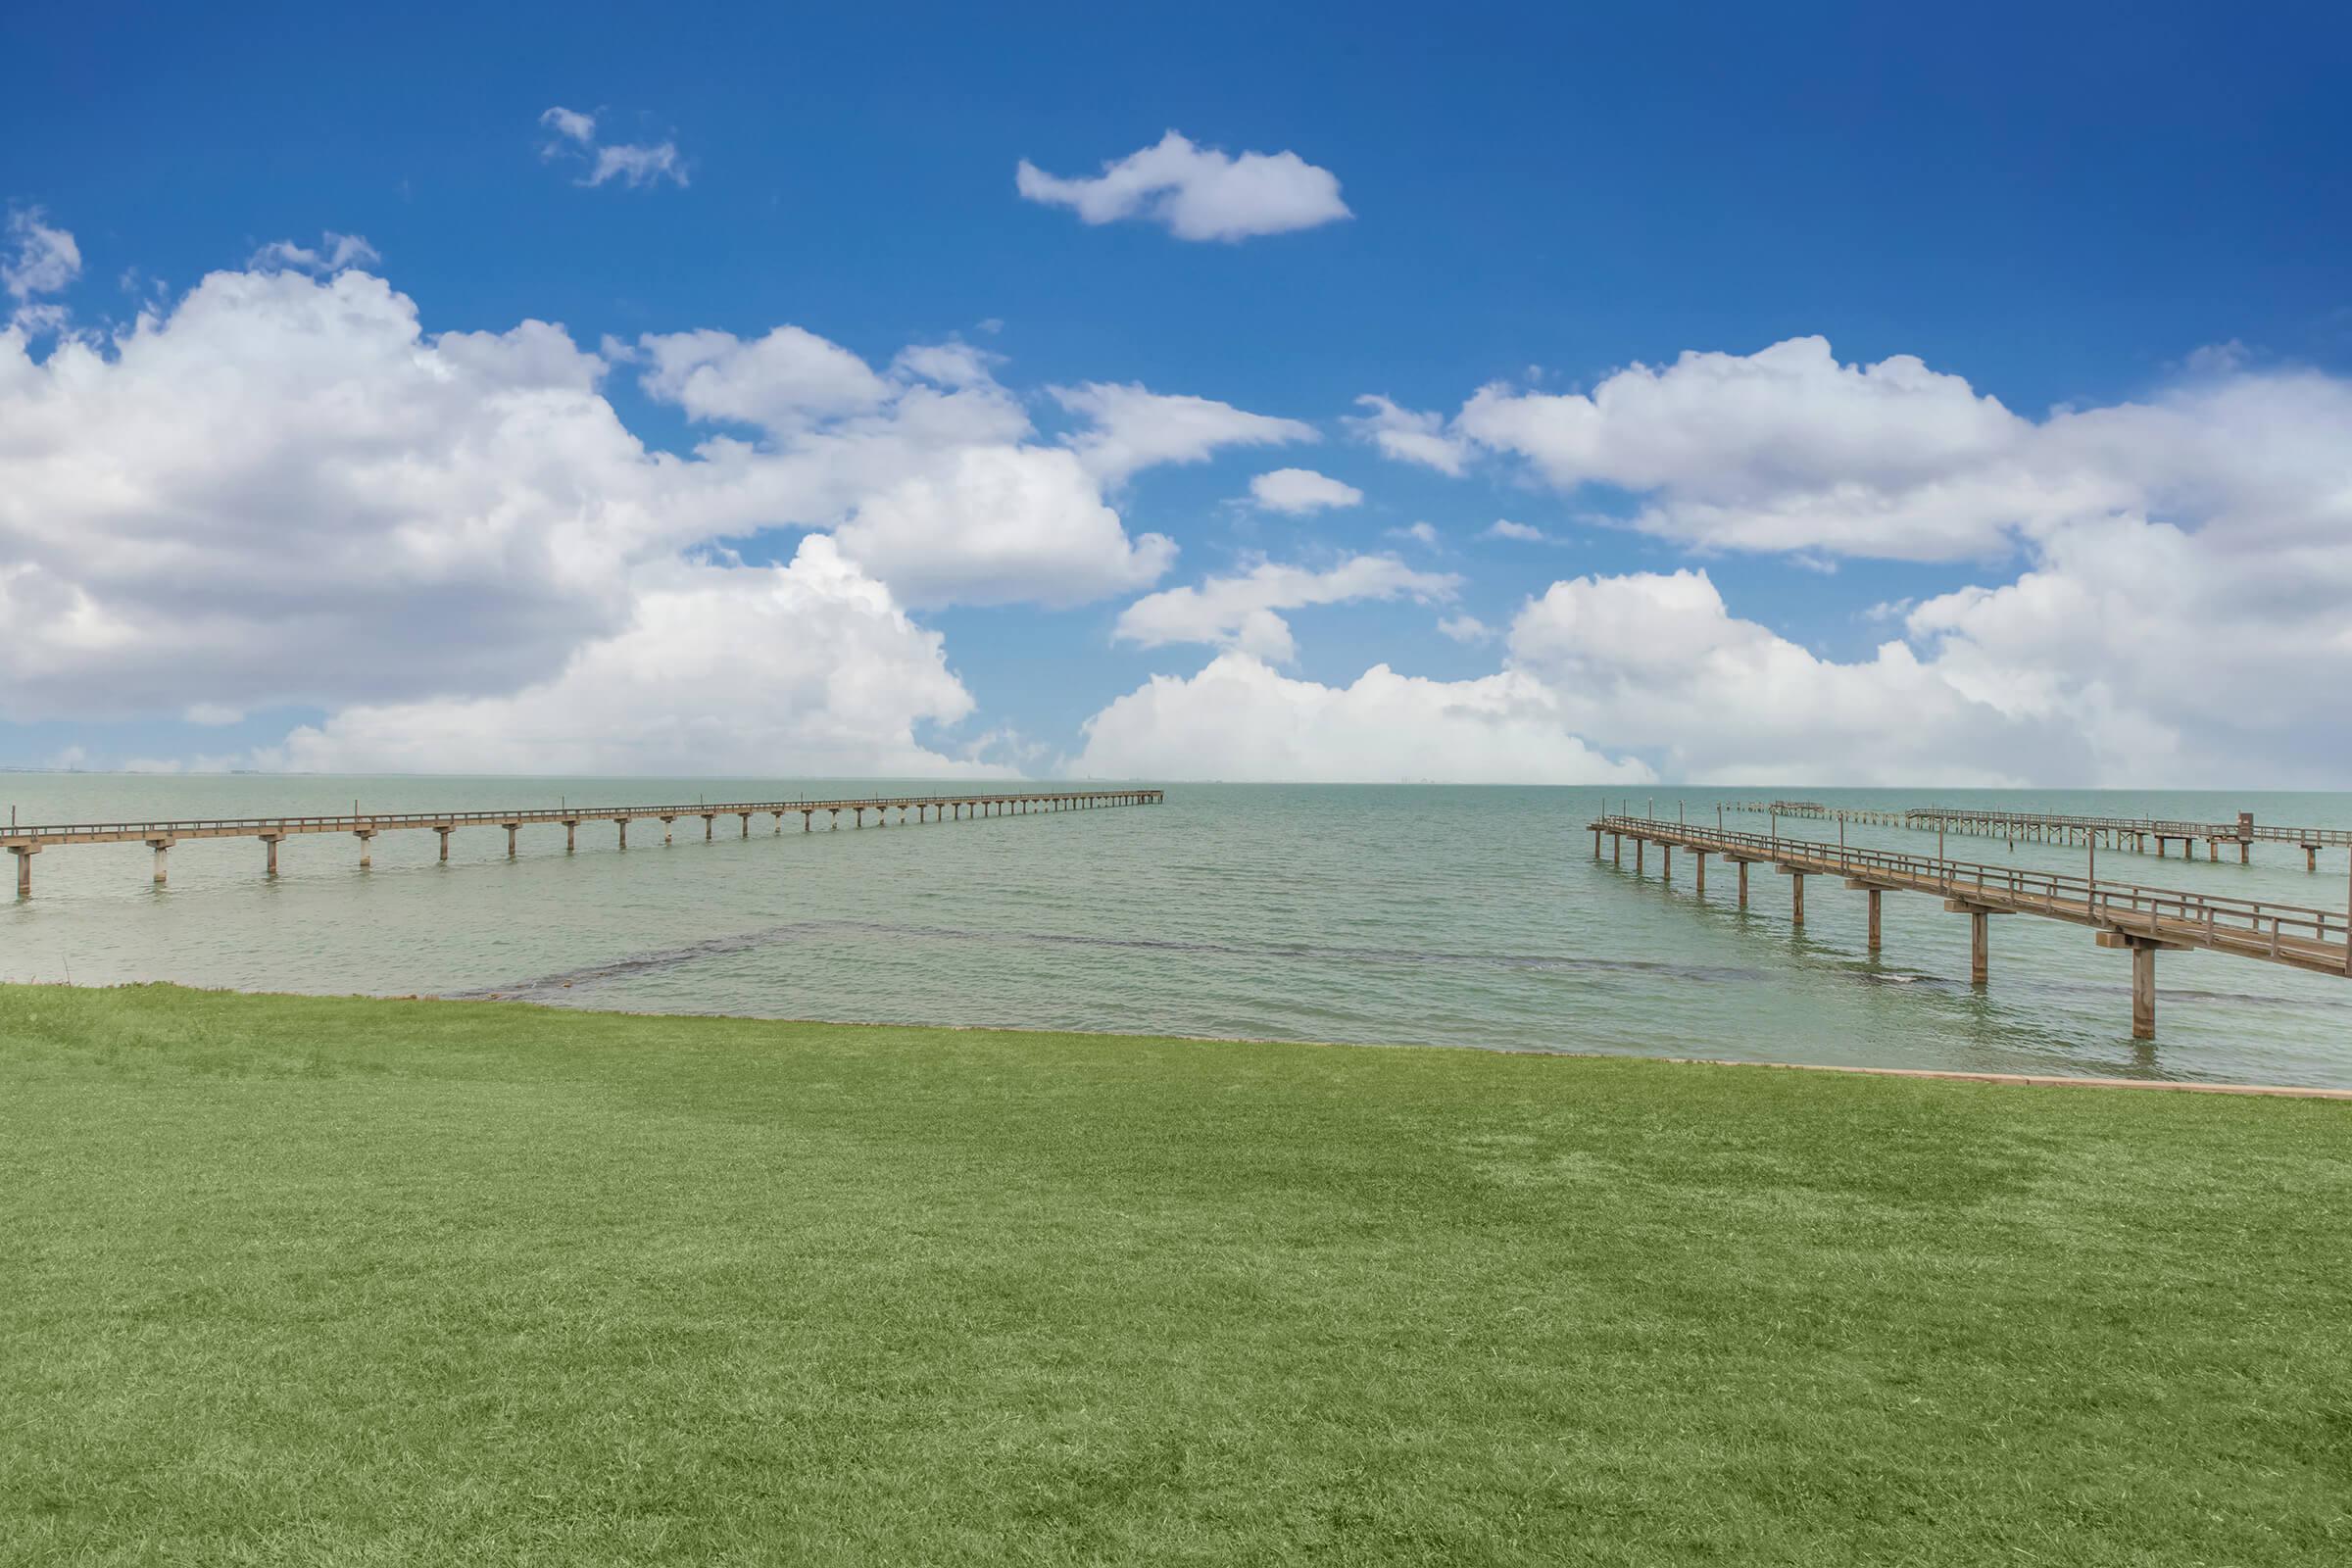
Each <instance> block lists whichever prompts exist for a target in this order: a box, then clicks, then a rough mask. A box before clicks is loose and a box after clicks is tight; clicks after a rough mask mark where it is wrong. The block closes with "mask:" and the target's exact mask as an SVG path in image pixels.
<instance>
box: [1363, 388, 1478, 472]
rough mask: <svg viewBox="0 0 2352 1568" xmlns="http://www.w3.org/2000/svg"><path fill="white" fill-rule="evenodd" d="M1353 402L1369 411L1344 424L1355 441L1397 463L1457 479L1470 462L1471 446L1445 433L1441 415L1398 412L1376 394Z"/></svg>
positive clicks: (1388, 401)
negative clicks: (1417, 466) (1374, 448)
mask: <svg viewBox="0 0 2352 1568" xmlns="http://www.w3.org/2000/svg"><path fill="white" fill-rule="evenodd" d="M1355 401H1356V404H1357V406H1358V407H1360V408H1366V409H1370V410H1371V411H1372V412H1371V413H1370V414H1366V415H1361V416H1357V417H1351V418H1349V419H1348V428H1349V429H1350V430H1353V431H1354V432H1355V434H1356V436H1357V437H1358V439H1360V440H1365V441H1369V442H1371V443H1372V444H1373V445H1374V446H1376V447H1378V448H1380V450H1381V451H1382V452H1384V453H1386V454H1387V455H1388V456H1390V457H1392V458H1396V459H1397V460H1398V461H1400V462H1403V463H1418V464H1420V465H1421V466H1423V467H1425V468H1435V469H1437V470H1438V471H1439V472H1440V473H1445V474H1451V475H1453V476H1454V477H1455V478H1459V477H1460V476H1461V473H1462V469H1463V468H1464V467H1465V466H1467V465H1468V463H1469V461H1470V455H1471V450H1472V449H1471V445H1470V442H1469V441H1468V440H1467V439H1466V438H1464V437H1462V436H1460V435H1455V434H1451V433H1448V432H1447V430H1446V417H1445V416H1444V415H1442V414H1422V413H1417V412H1416V411H1414V410H1412V409H1406V408H1399V407H1398V406H1397V404H1395V403H1393V402H1391V401H1390V400H1389V399H1387V398H1384V397H1381V396H1379V395H1378V394H1376V393H1369V392H1368V393H1366V394H1364V396H1362V397H1360V398H1357V399H1356V400H1355Z"/></svg>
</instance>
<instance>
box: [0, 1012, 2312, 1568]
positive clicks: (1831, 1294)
mask: <svg viewBox="0 0 2352 1568" xmlns="http://www.w3.org/2000/svg"><path fill="white" fill-rule="evenodd" d="M1570 1027H1571V1026H1569V1025H1564V1026H1563V1041H1562V1043H1563V1045H1572V1044H1573V1036H1572V1034H1569V1033H1568V1032H1567V1030H1568V1029H1569V1028H1570ZM1296 1559H1313V1560H1323V1561H1332V1562H1431V1563H1437V1562H1445V1563H1475V1562H1527V1563H1540V1562H1542V1563H1548V1562H1558V1561H1564V1560H1574V1561H1580V1562H1588V1563H1653V1562H1691V1561H1720V1562H1725V1563H1740V1564H1749V1563H1804V1564H1820V1563H1834V1562H1870V1563H1969V1564H1982V1563H1992V1562H1999V1563H2050V1564H2068V1565H2074V1564H2093V1563H2135V1564H2152V1563H2217V1564H2218V1563H2271V1562H2328V1563H2343V1562H2347V1561H2352V1103H2340V1102H2339V1103H2327V1102H2311V1101H2283V1100H2255V1099H2243V1098H2235V1097H2222V1096H2207V1095H2187V1094H2156V1093H2139V1092H2130V1091H2113V1090H2094V1089H2035V1088H2019V1087H1995V1086H1987V1085H1978V1084H1966V1083H1944V1082H1928V1081H1918V1080H1898V1079H1887V1078H1869V1077H1850V1076H1842V1075H1833V1074H1827V1073H1801V1072H1786V1071H1775V1070H1770V1069H1761V1068H1726V1067H1706V1066H1685V1065H1675V1064H1671V1063H1664V1062H1649V1061H1634V1060H1592V1059H1575V1058H1567V1057H1534V1056H1508V1055H1499V1054H1485V1053H1479V1052H1471V1051H1431V1050H1373V1049H1361V1048H1331V1047H1314V1046H1297V1045H1227V1044H1206V1043H1190V1042H1179V1041H1168V1040H1150V1039H1111V1038H1099V1037H1084V1036H1067V1035H1042V1034H995V1033H969V1032H954V1031H926V1030H915V1029H888V1028H858V1027H839V1026H826V1025H800V1024H773V1023H761V1022H756V1021H748V1020H727V1019H695V1018H645V1017H625V1016H612V1015H600V1014H588V1013H579V1012H566V1011H556V1010H540V1009H534V1008H530V1007H525V1006H519V1005H501V1004H454V1003H423V1002H368V1001H340V1000H304V999H293V998H273V997H237V996H224V995H215V994H204V993H195V992H189V991H182V990H175V989H171V988H164V987H153V988H139V989H131V990H122V991H89V990H79V991H75V990H65V989H51V988H42V989H25V988H15V989H0V1561H5V1562H9V1563H20V1562H36V1563H50V1562H58V1563H81V1562H124V1563H130V1562H141V1563H144V1562H187V1563H196V1562H202V1563H239V1562H252V1563H273V1564H274V1563H311V1562H333V1563H384V1564H395V1563H397V1564H443V1563H477V1562H480V1563H494V1562H495V1563H505V1562H539V1563H548V1564H559V1563H561V1564H571V1563H604V1562H634V1563H655V1562H689V1563H705V1562H709V1563H746V1564H748V1563H776V1562H868V1563H913V1562H969V1563H995V1562H1007V1561H1021V1562H1048V1563H1052V1562H1071V1563H1076V1562H1179V1563H1181V1562H1201V1563H1252V1564H1257V1563H1271V1562H1278V1561H1285V1560H1296Z"/></svg>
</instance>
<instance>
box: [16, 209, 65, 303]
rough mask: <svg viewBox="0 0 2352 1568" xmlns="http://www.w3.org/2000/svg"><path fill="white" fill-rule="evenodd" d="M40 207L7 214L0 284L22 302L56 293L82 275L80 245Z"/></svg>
mask: <svg viewBox="0 0 2352 1568" xmlns="http://www.w3.org/2000/svg"><path fill="white" fill-rule="evenodd" d="M46 216H47V215H46V214H44V213H43V212H42V211H41V209H40V208H38V207H28V208H24V209H22V210H20V211H17V212H13V213H10V214H9V215H8V255H7V259H6V260H0V286H5V287H6V288H7V290H8V292H9V293H10V294H11V295H13V296H15V297H16V299H17V300H18V301H19V302H23V301H25V300H29V299H33V298H35V297H37V296H39V295H42V294H55V293H57V292H59V291H60V290H62V289H64V288H66V287H67V286H68V285H69V284H71V283H72V282H73V280H74V279H75V278H77V277H79V276H80V275H81V247H80V246H79V245H76V244H75V243H74V242H73V235H72V234H71V233H70V232H68V231H67V230H65V229H62V228H58V227H55V226H53V225H52V224H50V223H49V222H47V221H45V220H46Z"/></svg>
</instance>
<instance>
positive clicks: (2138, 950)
mask: <svg viewBox="0 0 2352 1568" xmlns="http://www.w3.org/2000/svg"><path fill="white" fill-rule="evenodd" d="M2131 1038H2132V1039H2134V1040H2153V1039H2155V1038H2156V945H2155V944H2154V943H2152V942H2145V943H2133V944H2132V947H2131Z"/></svg>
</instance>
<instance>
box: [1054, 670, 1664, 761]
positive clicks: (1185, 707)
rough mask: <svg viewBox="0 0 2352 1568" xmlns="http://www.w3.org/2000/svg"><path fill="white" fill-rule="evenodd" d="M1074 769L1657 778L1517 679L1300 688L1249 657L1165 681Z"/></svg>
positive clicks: (1123, 706)
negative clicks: (1583, 733)
mask: <svg viewBox="0 0 2352 1568" xmlns="http://www.w3.org/2000/svg"><path fill="white" fill-rule="evenodd" d="M1085 736H1086V741H1085V745H1084V747H1083V749H1082V750H1081V751H1080V753H1079V756H1078V758H1077V759H1076V760H1075V761H1074V762H1073V763H1072V764H1071V765H1072V767H1073V768H1074V769H1075V770H1076V771H1079V772H1082V773H1089V774H1095V775H1099V776H1103V777H1111V778H1165V779H1188V778H1191V779H1200V778H1223V779H1241V780H1248V779H1279V780H1291V781H1297V782H1301V783H1359V782H1394V781H1414V782H1419V781H1424V780H1427V781H1433V782H1439V783H1510V784H1601V783H1608V784H1635V783H1642V782H1645V781H1647V780H1648V779H1649V778H1650V777H1651V774H1650V771H1649V769H1648V768H1646V767H1645V766H1643V765H1642V763H1641V762H1639V761H1634V760H1612V759H1610V758H1608V757H1606V756H1603V755H1602V754H1601V753H1599V752H1597V751H1595V750H1593V748H1592V747H1590V746H1588V745H1586V744H1585V743H1584V742H1583V741H1581V740H1579V739H1578V738H1577V737H1576V736H1575V735H1574V734H1573V733H1571V732H1570V731H1569V729H1568V728H1567V727H1566V725H1565V723H1564V721H1563V715H1562V714H1561V711H1560V705H1559V699H1558V697H1557V695H1556V694H1555V693H1553V692H1552V691H1551V690H1550V689H1549V688H1548V687H1546V686H1544V684H1543V683H1542V682H1541V681H1538V680H1536V679H1534V678H1533V677H1531V676H1528V675H1525V674H1522V673H1519V672H1517V671H1514V670H1505V671H1503V672H1501V673H1499V674H1495V675H1487V676H1482V677H1480V678H1479V679H1476V680H1465V681H1438V680H1426V679H1423V678H1420V677H1418V676H1412V675H1400V674H1398V673H1397V671H1395V670H1394V669H1391V668H1390V667H1389V666H1388V665H1386V664H1375V665H1374V666H1373V667H1372V668H1370V669H1368V670H1366V671H1365V672H1364V673H1363V674H1362V675H1361V676H1359V677H1358V678H1357V679H1356V680H1355V681H1354V682H1353V683H1352V684H1350V685H1347V686H1326V685H1323V684H1322V683H1320V682H1317V681H1308V680H1295V679H1292V678H1291V677H1289V676H1286V675H1284V674H1282V673H1281V672H1280V671H1278V670H1276V669H1274V668H1272V667H1271V666H1269V665H1268V664H1267V663H1266V662H1264V661H1263V660H1261V659H1258V658H1256V657H1254V656H1253V655H1251V654H1249V653H1246V652H1232V653H1226V654H1220V655H1219V656H1217V658H1216V659H1214V660H1213V661H1211V662H1210V663H1209V664H1208V666H1207V667H1206V668H1204V669H1202V670H1201V672H1200V673H1199V674H1197V675H1193V676H1191V677H1189V678H1186V677H1178V676H1173V675H1155V676H1153V677H1152V679H1151V680H1150V681H1149V682H1147V683H1146V684H1145V685H1143V686H1142V687H1140V688H1138V689H1137V690H1135V691H1133V692H1130V693H1128V694H1127V695H1126V696H1124V697H1121V698H1119V699H1117V700H1116V701H1114V702H1112V703H1111V704H1110V705H1109V706H1107V707H1105V708H1104V709H1103V711H1100V712H1098V713H1096V714H1095V715H1094V716H1093V717H1092V718H1090V719H1088V720H1087V721H1086V726H1085Z"/></svg>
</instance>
